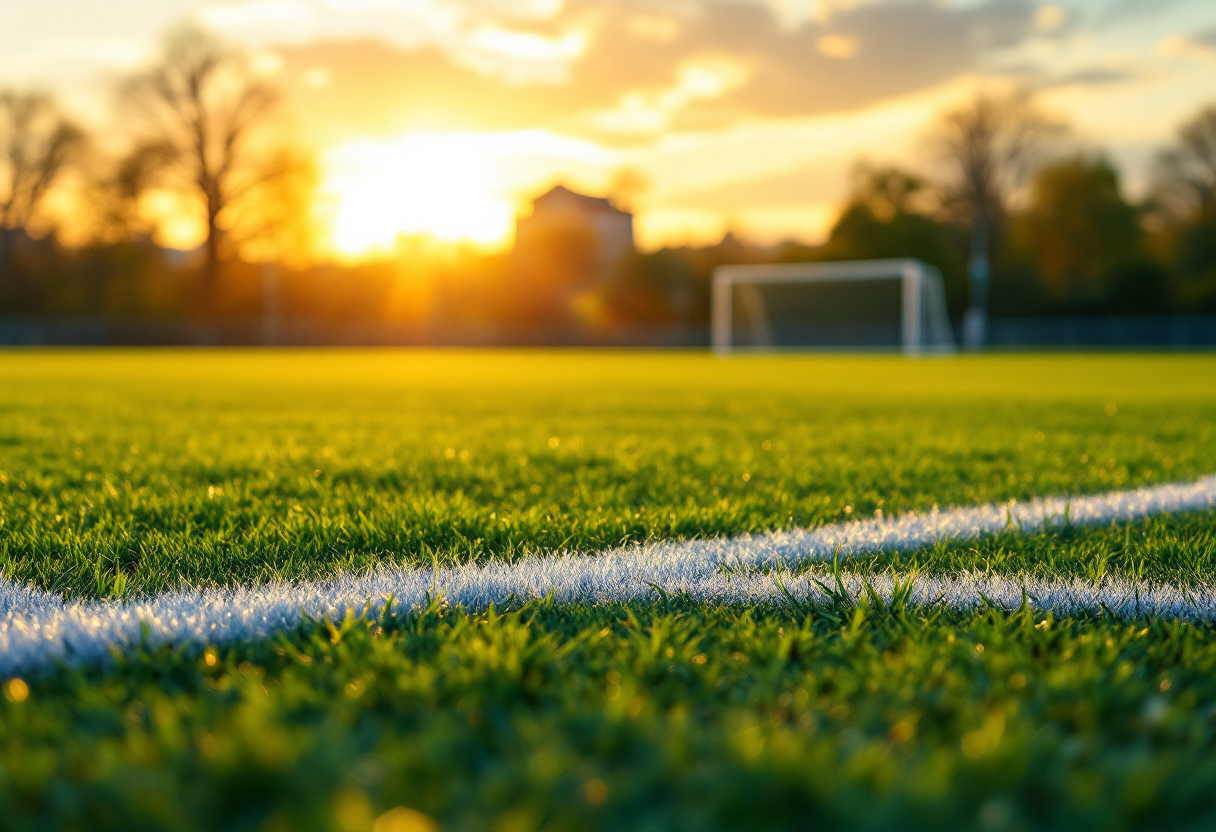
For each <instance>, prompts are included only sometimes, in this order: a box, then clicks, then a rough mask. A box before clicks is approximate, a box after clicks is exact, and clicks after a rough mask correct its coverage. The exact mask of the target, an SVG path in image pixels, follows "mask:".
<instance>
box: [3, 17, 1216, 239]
mask: <svg viewBox="0 0 1216 832" xmlns="http://www.w3.org/2000/svg"><path fill="white" fill-rule="evenodd" d="M187 20H194V21H198V22H200V23H202V24H203V25H205V26H206V27H208V28H210V29H212V30H214V31H216V32H219V33H221V34H223V35H224V36H226V37H228V38H230V39H232V40H234V41H237V42H239V43H241V44H243V45H244V46H246V47H247V49H248V50H249V52H250V53H251V55H253V60H254V65H255V66H256V67H257V69H258V71H259V72H262V73H264V74H265V75H267V76H268V77H272V78H273V79H274V80H275V81H277V82H278V83H279V84H280V85H281V86H282V87H283V88H284V89H285V90H286V92H287V101H286V104H287V106H286V108H285V112H286V114H287V117H288V118H290V120H291V123H292V126H293V130H292V132H293V135H294V136H296V137H297V138H298V139H299V141H301V142H303V143H304V144H306V145H308V146H309V147H310V148H311V149H313V150H315V151H316V152H317V154H318V158H319V159H320V160H321V171H322V175H323V192H324V202H323V204H322V205H321V206H320V209H319V210H321V211H322V212H323V213H324V215H325V218H326V223H325V224H326V226H327V227H328V228H329V231H328V233H329V234H330V236H331V240H330V241H329V244H330V245H331V246H332V247H333V249H335V250H337V251H340V252H344V253H347V254H357V253H361V252H366V251H369V250H375V249H376V248H377V247H386V246H391V245H392V243H393V241H394V240H395V239H396V237H397V235H398V234H399V233H402V232H407V233H409V232H430V233H433V234H435V235H436V236H438V237H440V238H443V239H471V240H474V241H478V242H482V243H486V244H488V245H505V244H507V243H509V239H510V238H509V234H510V228H511V224H512V220H513V217H514V216H515V214H516V213H517V212H518V211H519V210H520V209H521V207H522V206H523V205H525V204H526V200H527V198H528V197H529V196H534V195H536V193H537V192H538V191H539V190H540V189H543V188H544V187H546V186H548V185H550V184H552V183H553V182H556V181H564V182H566V183H568V184H570V185H571V186H573V187H578V188H582V189H585V190H588V191H591V192H603V191H604V190H605V189H606V188H607V187H608V184H609V182H610V180H611V178H612V176H613V175H614V173H616V172H618V171H620V170H621V169H623V168H632V169H636V170H638V171H640V172H642V173H644V174H645V176H646V177H647V178H648V179H649V181H650V185H649V188H648V189H646V190H645V191H644V192H643V193H642V194H641V195H640V196H639V197H638V198H637V200H636V209H637V213H638V220H637V227H638V235H639V239H640V242H641V243H642V244H643V245H644V246H647V247H654V246H657V245H661V244H670V243H683V242H693V243H700V242H706V241H709V240H712V239H716V238H717V237H719V236H720V235H721V234H722V233H723V231H724V230H725V229H726V228H733V229H735V230H737V231H739V232H742V233H745V234H748V235H749V236H752V237H754V238H756V239H759V240H762V241H775V240H778V239H783V238H799V239H803V240H808V241H815V240H818V239H821V238H822V236H823V234H824V233H825V231H826V228H827V226H828V225H829V224H830V222H831V220H832V217H833V211H834V208H835V206H836V205H837V204H838V201H839V200H840V199H841V197H842V196H843V195H844V192H845V188H846V184H847V172H848V169H849V167H850V166H851V164H852V163H853V161H854V160H856V159H858V158H862V157H864V158H868V159H871V160H874V161H891V162H898V163H901V164H906V165H909V166H912V167H920V168H922V169H925V165H924V163H923V156H924V154H923V137H924V134H925V130H926V127H927V124H928V123H929V122H930V121H931V119H932V117H933V115H934V113H936V112H938V111H939V110H941V109H942V108H943V107H946V106H949V105H950V104H952V103H957V102H959V101H961V100H963V99H964V98H965V97H966V96H968V95H970V94H972V93H973V92H974V91H975V90H976V89H977V88H992V89H999V88H1004V87H1007V86H1012V85H1022V86H1026V87H1030V88H1034V89H1038V90H1040V91H1041V93H1042V97H1043V98H1042V100H1043V103H1044V105H1045V106H1046V107H1047V109H1049V110H1051V111H1054V112H1055V113H1057V114H1059V115H1061V116H1065V117H1067V118H1068V119H1069V120H1070V121H1071V122H1072V124H1073V126H1074V128H1075V133H1074V137H1075V140H1076V141H1077V142H1079V143H1080V144H1082V145H1084V146H1087V147H1101V148H1105V149H1106V150H1108V151H1109V152H1110V153H1111V155H1112V156H1113V157H1114V158H1115V159H1116V160H1117V161H1118V162H1119V163H1120V165H1121V166H1122V167H1123V170H1124V171H1125V172H1126V174H1127V176H1128V184H1129V186H1130V189H1131V191H1132V193H1133V194H1135V193H1136V192H1137V189H1139V188H1142V186H1143V183H1144V179H1145V174H1146V172H1147V166H1148V161H1149V160H1150V158H1151V156H1152V154H1153V153H1154V152H1155V150H1156V149H1157V148H1159V147H1160V146H1161V145H1162V144H1163V143H1164V142H1166V141H1168V140H1169V138H1170V136H1171V135H1172V133H1173V131H1174V130H1175V128H1176V127H1177V125H1178V123H1179V122H1180V121H1182V120H1184V119H1185V118H1187V117H1189V116H1190V115H1192V114H1193V113H1194V112H1195V111H1196V110H1197V109H1198V108H1199V107H1200V106H1201V105H1203V104H1205V103H1210V102H1213V101H1216V3H1214V2H1212V0H1085V1H1084V2H1083V1H1082V0H1074V2H1061V3H1058V4H1053V5H1046V4H1041V3H1034V2H1028V0H989V2H983V1H982V0H980V1H977V0H940V1H939V2H925V1H921V0H634V2H623V1H622V0H566V1H565V2H563V0H228V1H227V2H214V0H213V1H212V2H201V1H200V0H109V2H105V3H100V2H96V0H39V1H38V2H28V0H0V85H2V86H8V85H20V86H31V85H33V86H41V87H47V88H50V89H52V90H54V91H55V92H56V93H57V94H58V95H59V96H60V98H61V100H62V102H63V103H64V105H65V107H66V108H67V109H68V110H69V111H70V112H72V113H73V114H74V115H75V116H76V117H77V118H78V119H80V120H81V121H83V122H85V123H87V124H89V125H90V126H92V127H94V128H96V129H97V130H98V131H99V133H100V134H101V135H103V136H104V135H105V134H106V132H107V131H111V132H112V128H113V126H114V125H113V122H112V121H111V119H112V118H113V116H112V114H111V113H112V108H111V107H110V104H111V102H112V93H111V90H112V88H113V84H114V81H115V79H117V78H119V77H121V76H122V75H123V74H124V73H127V72H130V71H131V70H133V69H135V68H138V67H139V66H140V65H141V64H143V63H145V62H147V61H148V60H150V58H151V57H152V56H153V55H154V53H155V50H156V47H157V43H158V39H159V36H160V35H161V34H162V33H163V32H164V31H165V30H166V29H169V28H171V27H173V26H174V25H175V24H179V23H181V22H183V21H187ZM188 236H189V234H188V233H185V236H184V237H183V239H181V240H180V242H181V243H182V244H187V243H189V240H188V239H186V238H188Z"/></svg>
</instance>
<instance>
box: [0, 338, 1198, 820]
mask: <svg viewBox="0 0 1216 832" xmlns="http://www.w3.org/2000/svg"><path fill="white" fill-rule="evenodd" d="M1214 471H1216V358H1214V357H1210V356H1131V355H1128V356H1121V355H1119V356H1069V357H1060V356H1032V357H1015V356H1008V357H1006V356H988V357H982V358H959V359H951V360H940V361H939V360H924V361H906V360H903V359H897V358H886V357H874V358H825V357H800V356H783V357H757V358H750V357H749V358H742V359H732V360H728V361H723V360H717V359H714V358H711V357H708V356H703V355H696V354H687V355H679V354H676V355H671V354H667V355H660V354H627V353H619V354H613V353H489V352H467V353H466V352H441V353H414V352H407V353H401V352H374V351H352V352H322V351H318V352H294V353H281V354H276V353H245V352H215V353H207V352H149V353H140V352H104V351H100V352H63V353H56V352H45V353H44V352H38V353H20V352H12V353H5V354H0V569H2V570H3V572H4V574H5V575H6V576H7V577H8V578H10V579H12V580H16V581H19V582H23V583H29V584H33V585H35V586H37V587H40V588H43V589H47V590H51V591H54V592H58V593H62V594H64V595H65V596H66V597H70V598H82V599H83V598H98V597H102V598H104V597H114V596H123V597H128V598H132V597H134V598H138V597H140V596H142V595H146V594H149V593H155V592H159V591H163V590H166V589H173V588H180V587H188V586H204V587H205V586H228V585H232V584H257V583H264V582H267V581H273V580H277V579H296V578H324V577H330V576H334V575H337V574H341V573H344V572H349V571H351V570H361V569H366V568H368V567H371V566H374V565H378V564H386V563H391V564H404V565H421V566H439V565H443V564H449V563H463V562H468V561H489V560H495V559H502V560H513V559H518V558H521V557H525V556H528V555H533V554H543V553H547V552H554V551H562V550H571V551H578V552H588V553H593V552H596V551H599V550H602V549H605V548H608V547H612V546H616V545H619V544H621V543H629V542H642V541H647V540H662V539H669V538H693V537H710V536H725V535H734V534H738V533H741V532H750V531H761V530H771V529H783V528H792V527H807V526H816V525H820V524H824V523H839V522H845V521H850V520H854V519H858V518H868V517H874V516H875V515H876V513H878V512H882V513H883V514H884V515H887V516H889V515H891V514H899V513H902V512H906V511H911V510H925V509H929V508H931V507H933V506H935V505H937V506H942V507H945V506H948V505H955V504H972V503H977V502H984V501H991V500H1004V499H1010V498H1017V499H1023V500H1024V499H1027V498H1030V497H1034V496H1038V495H1045V494H1060V493H1079V494H1084V493H1098V492H1103V491H1108V490H1111V489H1116V488H1127V487H1131V486H1138V485H1145V484H1156V483H1163V482H1171V481H1185V480H1188V479H1194V478H1196V477H1198V476H1201V475H1204V474H1208V473H1211V472H1214ZM841 568H842V569H845V570H850V571H855V572H864V573H867V574H871V573H875V572H880V571H882V570H885V569H897V570H900V571H901V572H907V571H909V570H919V571H920V572H921V573H922V574H955V573H959V572H962V571H964V570H981V571H986V572H988V573H991V574H998V575H1011V576H1017V575H1040V576H1061V577H1070V578H1078V579H1082V580H1090V581H1100V580H1101V579H1102V578H1103V577H1105V576H1114V577H1118V578H1121V579H1124V580H1129V581H1142V582H1150V583H1161V582H1165V583H1172V584H1175V585H1179V586H1190V587H1210V586H1211V585H1212V584H1216V513H1213V512H1191V513H1187V514H1177V515H1167V516H1161V517H1156V518H1152V519H1148V520H1142V521H1136V522H1134V523H1118V524H1114V525H1110V526H1102V527H1088V528H1085V527H1071V526H1065V527H1062V528H1056V529H1052V530H1048V531H1037V532H1034V533H1030V534H1017V533H1014V532H1007V533H1002V534H997V535H992V536H988V537H985V538H982V539H981V540H978V541H967V542H958V543H955V544H949V545H940V546H936V547H933V548H932V549H927V550H920V551H912V552H902V553H894V552H888V553H881V554H878V555H875V556H872V557H867V558H863V559H858V560H853V561H849V562H846V563H842V564H841ZM1214 635H1216V626H1213V625H1212V624H1210V623H1207V622H1180V621H1173V620H1164V619H1158V620H1154V619H1149V618H1138V619H1118V618H1116V617H1112V616H1091V617H1085V618H1080V619H1078V618H1058V617H1056V616H1052V615H1044V614H1040V613H1036V612H1035V611H1033V610H1032V609H1029V608H1024V609H1022V610H1018V611H1014V612H1010V611H1002V610H997V609H979V610H968V611H959V610H951V609H946V608H943V607H927V608H926V607H914V606H907V605H901V604H895V605H882V604H866V603H860V604H856V603H823V602H815V603H809V602H806V603H784V604H773V605H759V606H751V607H744V606H740V605H734V606H729V605H728V606H722V605H713V604H706V603H703V602H698V601H694V600H692V599H689V598H682V597H678V596H672V597H664V598H662V599H660V600H659V601H654V602H639V603H636V604H631V605H610V604H601V605H587V604H583V605H569V606H561V605H555V604H551V603H548V604H547V603H543V602H538V603H531V604H526V605H523V606H522V607H517V608H512V607H510V606H508V608H506V609H502V608H499V609H496V610H493V611H486V610H481V609H477V610H464V609H452V608H451V607H447V606H444V605H442V604H441V603H438V602H437V603H436V604H435V605H433V606H432V607H430V608H428V609H424V610H419V611H416V612H414V613H411V614H408V615H404V616H401V617H398V618H389V619H383V620H356V619H350V620H348V621H346V622H345V623H331V624H326V623H323V622H318V623H316V624H309V625H306V626H303V627H301V628H299V629H298V630H297V631H295V632H292V633H288V634H284V635H283V636H282V637H278V638H273V639H270V640H267V641H264V642H259V643H251V644H223V645H218V646H216V647H212V648H208V649H207V651H206V652H201V653H200V652H199V651H197V650H190V649H184V650H173V649H171V648H168V647H164V648H155V649H149V648H141V649H138V650H131V651H125V652H122V653H120V654H118V655H116V657H115V659H114V660H113V661H112V662H111V663H109V664H108V665H106V666H80V667H71V668H69V667H64V668H62V669H60V670H58V671H56V672H52V673H48V674H38V675H35V676H31V677H30V678H24V679H20V680H9V681H7V682H5V683H4V688H3V690H4V694H5V699H4V700H3V701H2V702H0V819H7V823H9V824H10V825H11V826H12V827H13V828H46V829H61V828H80V829H86V828H87V829H102V828H115V829H138V828H173V829H195V828H197V829H215V828H225V829H336V830H346V829H350V830H357V829H366V830H370V829H373V828H374V829H375V830H376V832H393V830H398V832H399V831H400V830H422V829H433V828H437V827H436V825H438V828H445V829H501V830H532V829H537V830H539V829H555V830H556V829H590V828H604V829H616V828H636V829H717V828H722V829H727V828H742V827H749V826H751V827H766V828H791V829H793V828H808V827H812V826H828V827H832V826H850V827H858V826H860V827H872V828H893V827H899V828H921V827H924V828H942V827H945V826H947V825H951V826H958V827H962V828H980V829H1029V828H1061V829H1063V828H1068V829H1078V828H1095V829H1098V828H1101V829H1108V828H1128V829H1132V828H1191V827H1193V828H1197V829H1198V828H1203V829H1207V828H1211V826H1212V824H1213V823H1216V806H1214V804H1213V803H1212V801H1211V799H1210V796H1211V793H1212V789H1213V788H1214V787H1216V708H1214V707H1213V705H1212V702H1214V701H1216V674H1214V672H1213V671H1216V643H1214V639H1213V636H1214ZM395 807H405V808H397V809H395ZM5 823H6V820H0V826H3V825H4V824H5Z"/></svg>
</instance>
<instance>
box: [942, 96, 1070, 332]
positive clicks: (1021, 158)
mask: <svg viewBox="0 0 1216 832" xmlns="http://www.w3.org/2000/svg"><path fill="white" fill-rule="evenodd" d="M1065 129H1066V128H1065V127H1064V125H1063V124H1062V123H1060V122H1058V121H1055V120H1053V119H1051V118H1050V117H1048V116H1046V115H1045V114H1043V113H1042V111H1040V110H1039V109H1038V107H1036V106H1035V103H1034V101H1033V99H1032V98H1031V96H1030V95H1029V94H1028V93H1026V92H1016V93H1013V94H1011V95H1008V96H1005V97H997V96H991V95H986V94H980V95H977V96H976V97H975V98H974V99H972V100H971V101H970V102H969V103H967V104H965V105H964V106H962V107H960V108H958V109H956V110H951V111H949V112H946V113H943V114H942V115H941V116H940V117H939V118H938V120H937V123H936V125H935V126H934V128H933V132H932V134H931V136H930V142H931V145H932V147H933V150H934V152H935V155H936V156H937V157H938V158H939V159H940V160H941V161H942V162H943V163H944V164H945V166H946V168H947V170H948V177H949V184H948V185H947V187H946V189H945V193H944V197H945V199H944V204H945V205H946V207H947V208H948V209H950V210H951V211H952V213H954V214H955V216H956V218H957V219H959V220H960V221H962V222H963V223H965V224H967V225H969V226H970V228H971V259H970V265H969V267H968V272H969V275H970V283H971V293H970V294H971V297H970V299H969V309H968V312H967V320H966V321H964V338H965V340H966V341H967V342H968V345H969V346H972V347H978V346H981V345H982V344H983V341H984V337H985V333H984V331H985V329H986V323H987V306H988V271H989V259H990V254H991V249H992V245H993V242H994V241H995V240H996V239H997V238H998V235H999V232H1000V230H1001V226H1002V224H1003V222H1004V219H1005V215H1006V213H1007V211H1008V207H1009V199H1010V196H1011V195H1012V194H1013V193H1014V192H1015V191H1016V190H1017V189H1018V188H1020V187H1021V186H1022V185H1023V184H1024V183H1025V182H1026V181H1027V179H1028V178H1029V176H1030V175H1031V174H1032V173H1033V172H1034V170H1035V168H1036V167H1037V166H1038V165H1039V164H1040V163H1041V162H1043V161H1044V159H1045V158H1046V157H1047V155H1048V154H1049V151H1050V150H1051V149H1052V147H1053V145H1054V144H1055V143H1056V142H1057V141H1058V140H1059V139H1060V138H1061V137H1062V136H1063V135H1064V133H1065Z"/></svg>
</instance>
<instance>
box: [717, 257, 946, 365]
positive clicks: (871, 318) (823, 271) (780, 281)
mask: <svg viewBox="0 0 1216 832" xmlns="http://www.w3.org/2000/svg"><path fill="white" fill-rule="evenodd" d="M710 303H711V329H712V332H711V335H712V339H713V346H714V349H715V351H717V352H719V353H729V352H732V351H734V350H739V349H748V350H780V349H802V350H816V349H819V350H841V351H845V350H897V351H903V352H904V353H906V354H910V355H911V354H918V353H922V352H953V351H954V349H955V343H954V334H953V332H952V331H951V329H950V321H949V318H948V316H947V313H946V296H945V290H944V288H943V286H942V277H941V273H940V272H939V271H938V270H937V269H936V268H934V267H933V266H930V265H928V264H927V263H922V262H921V261H919V260H912V259H894V260H848V261H843V262H832V263H779V264H764V265H746V266H719V267H718V268H717V269H715V270H714V276H713V288H712V297H711V299H710Z"/></svg>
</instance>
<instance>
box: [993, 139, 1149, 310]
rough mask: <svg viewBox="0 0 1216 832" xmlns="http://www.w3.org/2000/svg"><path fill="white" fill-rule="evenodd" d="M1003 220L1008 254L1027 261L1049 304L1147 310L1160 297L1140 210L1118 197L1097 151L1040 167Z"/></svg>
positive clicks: (1110, 169) (1111, 170) (1114, 175)
mask: <svg viewBox="0 0 1216 832" xmlns="http://www.w3.org/2000/svg"><path fill="white" fill-rule="evenodd" d="M1010 226H1011V227H1010V235H1009V236H1010V248H1011V249H1012V252H1013V255H1014V257H1015V258H1020V259H1022V260H1024V261H1026V262H1027V263H1028V264H1029V266H1030V267H1031V269H1032V270H1033V271H1034V272H1035V273H1036V274H1037V276H1038V278H1039V281H1040V282H1041V284H1042V286H1043V289H1044V293H1045V295H1046V297H1047V299H1048V301H1049V303H1050V304H1051V305H1053V306H1055V307H1056V308H1060V309H1064V310H1067V311H1087V310H1094V309H1100V308H1104V309H1110V310H1112V311H1113V310H1119V311H1146V310H1151V309H1152V308H1153V307H1154V306H1159V305H1160V303H1161V302H1162V300H1163V299H1164V294H1165V293H1164V289H1165V281H1164V276H1163V275H1162V274H1161V271H1160V269H1159V268H1158V267H1156V265H1155V264H1154V263H1152V261H1151V260H1150V259H1149V258H1148V256H1147V254H1146V253H1145V249H1144V240H1143V237H1144V234H1143V231H1142V230H1141V227H1140V211H1139V210H1138V209H1137V208H1136V207H1135V206H1134V205H1131V204H1130V203H1128V202H1127V201H1126V200H1125V199H1124V198H1123V194H1122V193H1121V190H1120V186H1119V174H1118V171H1116V170H1115V167H1114V166H1113V165H1112V164H1111V163H1110V161H1109V160H1107V159H1106V158H1104V157H1102V156H1085V155H1077V156H1073V157H1071V158H1069V159H1064V160H1062V161H1059V162H1055V163H1053V164H1050V165H1047V166H1045V167H1043V168H1042V169H1041V170H1040V171H1039V173H1038V174H1037V175H1036V176H1035V178H1034V182H1033V184H1032V186H1031V191H1030V199H1029V203H1028V205H1027V207H1026V209H1025V210H1024V211H1022V212H1020V213H1019V214H1017V215H1016V216H1014V217H1012V218H1011V221H1010Z"/></svg>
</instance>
